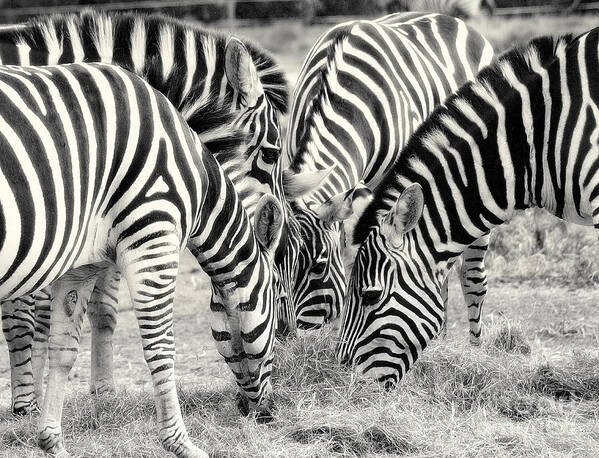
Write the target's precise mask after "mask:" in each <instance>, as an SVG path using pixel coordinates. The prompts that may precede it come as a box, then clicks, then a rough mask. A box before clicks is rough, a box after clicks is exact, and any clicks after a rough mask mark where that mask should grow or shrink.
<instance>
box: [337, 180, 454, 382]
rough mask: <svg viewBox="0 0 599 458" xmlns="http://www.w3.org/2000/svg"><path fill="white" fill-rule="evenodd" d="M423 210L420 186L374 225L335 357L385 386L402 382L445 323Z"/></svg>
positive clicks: (352, 284)
mask: <svg viewBox="0 0 599 458" xmlns="http://www.w3.org/2000/svg"><path fill="white" fill-rule="evenodd" d="M422 208H423V202H422V191H421V189H420V187H419V186H417V185H416V186H415V187H411V188H408V189H406V190H405V191H404V193H402V195H401V196H400V197H399V199H398V200H397V202H396V203H395V205H394V207H393V208H392V209H391V210H387V211H385V212H384V214H381V215H380V217H379V218H377V221H375V222H373V223H374V225H373V226H372V227H371V229H370V231H369V232H368V234H367V235H366V238H365V239H364V240H363V241H362V243H361V245H360V248H359V250H358V253H357V255H356V260H355V262H354V266H353V269H352V274H351V277H350V281H349V285H348V291H347V295H346V302H345V307H344V311H343V317H342V322H341V330H340V341H339V344H338V346H337V357H338V359H339V360H340V361H341V362H342V363H346V364H350V365H352V366H353V367H354V368H355V369H356V370H357V371H359V372H361V373H363V374H367V375H369V376H372V377H373V378H375V379H377V380H378V381H380V382H381V383H384V384H385V385H386V386H394V385H395V384H397V383H398V382H399V381H400V380H401V379H402V377H403V376H404V374H405V373H406V372H407V371H408V370H409V369H410V367H411V366H412V365H413V363H414V362H415V361H416V360H417V359H418V357H419V355H420V353H421V352H422V350H423V349H424V348H425V347H426V345H427V343H428V342H429V341H430V340H431V339H432V338H433V337H434V336H435V335H436V334H437V333H438V331H439V329H440V327H441V323H442V320H443V300H442V297H441V288H440V283H439V282H438V281H436V280H435V275H433V274H432V270H431V268H430V266H429V263H428V260H427V256H426V255H425V250H423V249H422V246H421V241H422V237H421V235H420V232H419V229H418V228H415V226H416V223H417V221H418V220H419V218H420V216H421V214H422ZM419 241H420V244H419Z"/></svg>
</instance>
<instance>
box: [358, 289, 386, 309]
mask: <svg viewBox="0 0 599 458" xmlns="http://www.w3.org/2000/svg"><path fill="white" fill-rule="evenodd" d="M382 295H383V290H382V289H380V288H373V287H369V288H364V289H363V290H362V304H364V305H366V306H368V305H375V304H378V303H379V302H380V300H381V297H382Z"/></svg>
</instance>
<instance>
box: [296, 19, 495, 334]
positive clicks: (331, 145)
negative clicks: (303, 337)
mask: <svg viewBox="0 0 599 458" xmlns="http://www.w3.org/2000/svg"><path fill="white" fill-rule="evenodd" d="M492 57H493V49H492V47H491V45H490V44H489V43H488V41H487V40H486V39H485V38H483V37H482V36H481V35H480V34H478V33H477V32H475V31H474V30H471V29H469V28H468V27H467V26H466V25H465V24H464V22H463V21H461V20H459V19H455V18H451V17H448V16H444V15H439V14H431V13H404V14H393V15H389V16H386V17H383V18H380V19H378V20H375V21H352V22H348V23H344V24H340V25H338V26H336V27H334V28H333V29H331V30H330V31H328V32H327V33H325V34H324V35H323V36H322V37H321V38H320V39H319V41H318V42H317V43H316V44H315V45H314V46H313V47H312V49H311V51H310V53H309V54H308V57H307V58H306V60H305V62H304V64H303V67H302V69H301V72H300V76H299V78H298V84H297V86H296V89H295V92H294V94H293V103H292V108H291V116H290V120H289V128H288V133H289V135H288V138H287V143H286V153H287V155H288V156H289V161H290V167H289V169H288V170H287V173H286V183H285V184H286V197H287V198H288V199H292V198H293V196H294V194H295V191H296V190H295V189H294V188H295V187H296V184H297V183H296V181H297V180H298V179H299V180H306V179H307V178H311V179H315V176H316V175H321V176H322V175H326V178H325V179H324V181H323V183H322V185H321V186H320V187H319V188H318V189H317V190H316V191H314V192H312V193H310V194H308V195H307V196H304V197H303V198H301V199H297V201H296V202H294V204H293V205H292V211H293V212H294V215H295V217H296V220H297V222H298V224H299V225H300V229H301V234H302V239H303V240H304V245H303V246H301V247H300V250H301V251H300V253H299V255H295V256H289V258H298V259H299V260H300V267H299V272H298V273H296V275H297V278H298V282H297V284H296V286H295V288H293V289H292V290H293V291H294V293H295V294H296V295H297V298H296V300H295V302H296V307H297V312H296V313H297V316H298V324H299V325H300V326H301V327H304V328H310V327H319V326H321V325H322V324H323V322H325V321H328V320H331V319H334V318H335V317H337V316H338V315H339V310H340V306H341V304H342V303H343V297H344V294H345V288H346V285H345V272H344V266H343V262H342V255H341V247H340V224H339V222H341V221H343V220H344V219H345V218H348V217H349V216H350V215H351V214H352V212H353V210H352V208H353V207H354V206H355V205H356V204H357V203H358V201H359V200H360V199H359V197H365V196H367V195H368V194H369V192H368V191H367V190H365V189H364V186H363V185H362V184H361V183H360V182H361V181H362V182H365V184H366V185H368V186H370V187H374V186H375V185H376V184H377V183H378V182H380V180H381V178H382V177H383V176H384V173H385V172H386V171H387V170H388V169H389V168H390V167H391V166H392V164H393V163H394V162H395V161H396V160H397V157H398V154H399V152H400V151H401V148H402V147H403V145H404V144H405V143H406V142H407V140H408V138H409V136H410V134H411V133H412V132H413V131H414V130H415V129H416V128H417V126H418V125H419V124H420V123H421V122H422V121H423V120H424V119H426V117H427V115H428V114H429V113H430V112H432V110H433V109H434V108H435V106H436V105H437V104H438V103H440V102H441V101H442V100H443V99H444V98H445V97H446V96H447V95H448V94H450V93H451V92H453V91H454V90H456V89H457V88H459V87H460V86H461V85H462V84H463V83H465V82H466V81H468V80H469V79H471V78H473V77H474V75H476V73H477V72H478V70H479V69H480V68H481V67H483V66H484V65H487V64H488V63H490V61H491V59H492ZM318 169H321V171H320V172H319V171H316V172H314V170H318ZM348 190H349V191H348ZM486 247H487V240H486V238H483V239H482V240H481V241H480V242H478V243H477V244H475V245H474V246H473V247H472V249H471V250H469V252H468V253H467V254H466V256H465V263H464V265H463V270H462V272H463V275H462V279H463V288H464V294H465V297H466V302H467V304H468V306H469V316H470V323H471V328H470V332H471V338H472V340H473V341H474V342H477V341H478V338H479V335H480V309H481V306H482V303H483V300H484V294H485V292H486V280H485V270H484V264H483V257H484V253H485V250H486ZM288 249H289V250H292V249H296V247H295V246H294V245H289V246H288ZM289 271H292V270H291V269H289Z"/></svg>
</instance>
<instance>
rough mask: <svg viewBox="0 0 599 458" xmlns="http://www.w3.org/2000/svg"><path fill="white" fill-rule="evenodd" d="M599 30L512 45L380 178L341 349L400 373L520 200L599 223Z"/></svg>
mask: <svg viewBox="0 0 599 458" xmlns="http://www.w3.org/2000/svg"><path fill="white" fill-rule="evenodd" d="M598 55H599V29H594V30H592V31H590V32H588V33H586V34H583V35H581V36H580V37H578V38H576V39H573V38H572V37H571V36H565V37H561V38H539V39H536V40H533V41H532V42H531V43H530V44H529V45H528V46H527V47H525V48H523V49H520V50H518V49H516V50H512V51H509V52H508V53H506V54H505V55H504V56H502V57H501V58H500V59H499V61H498V62H497V63H496V64H494V65H492V66H490V67H488V68H487V69H485V70H483V71H482V72H481V73H480V74H479V75H478V76H477V78H476V81H475V82H474V83H468V84H466V85H465V86H464V87H462V88H461V89H460V90H459V91H458V92H457V93H456V94H455V95H453V96H451V97H449V98H448V99H447V100H446V101H445V103H444V104H443V105H442V106H440V107H439V108H438V109H437V110H436V111H435V112H434V113H433V114H432V115H431V116H430V118H429V119H428V120H427V121H426V122H425V123H424V124H423V125H422V126H421V127H420V128H419V130H418V131H417V132H416V133H415V134H414V136H413V137H412V138H411V140H410V142H409V143H408V145H407V147H406V149H405V150H404V152H403V153H402V155H401V156H400V158H399V160H398V162H397V163H396V164H395V166H394V167H393V169H392V170H391V171H390V172H389V174H388V175H387V176H386V177H385V179H384V180H383V182H382V183H381V184H380V185H379V186H378V187H377V189H376V191H375V197H374V199H373V201H372V203H371V204H370V205H369V207H368V208H367V209H366V211H365V213H364V214H363V215H362V218H361V220H360V221H359V223H358V226H357V228H356V232H355V234H354V236H355V238H356V242H357V243H361V246H360V249H359V252H358V255H357V258H356V262H355V265H354V270H353V272H352V277H351V281H350V285H349V291H348V296H347V307H346V310H345V313H344V316H343V324H342V334H341V343H340V345H339V347H338V356H339V358H340V359H342V360H343V361H347V362H350V363H352V364H354V365H355V366H356V367H357V368H358V369H359V370H360V371H361V372H365V373H368V374H371V375H373V376H374V377H376V378H378V379H379V380H381V381H384V382H388V383H391V384H393V383H396V382H398V381H399V380H400V379H401V378H402V377H403V375H404V374H405V373H406V372H407V371H408V370H409V369H410V367H411V366H412V364H413V363H414V361H415V360H416V359H417V358H418V356H419V355H420V353H421V352H422V351H423V350H424V348H425V347H426V346H427V344H428V342H429V341H430V339H431V338H432V337H433V336H434V335H435V334H436V333H437V332H438V330H439V328H440V326H441V322H442V319H443V316H442V315H443V313H442V310H443V301H442V297H441V296H442V290H441V289H442V284H443V282H444V280H445V279H446V278H447V274H448V268H449V265H450V264H451V263H452V262H453V260H454V259H455V258H456V257H457V256H459V255H460V254H461V253H463V252H464V250H465V249H466V248H467V247H468V246H469V245H470V244H471V243H472V242H473V241H475V240H476V239H478V238H479V237H481V236H482V235H483V234H486V233H488V232H489V230H491V229H492V228H493V227H495V226H497V225H499V224H502V223H503V222H505V221H508V220H509V219H510V218H511V217H512V216H513V214H514V213H515V212H516V211H517V210H522V209H525V208H528V207H534V206H537V207H541V208H544V209H546V210H547V211H549V212H551V213H553V214H554V215H556V216H558V217H560V218H563V219H565V220H567V221H571V222H575V223H578V224H586V225H594V226H595V227H596V228H598V229H599V173H597V171H598V170H599V151H598V150H597V136H598V135H599V103H598V102H599V85H598V84H597V78H596V77H595V75H596V74H597V71H598V70H599V58H598Z"/></svg>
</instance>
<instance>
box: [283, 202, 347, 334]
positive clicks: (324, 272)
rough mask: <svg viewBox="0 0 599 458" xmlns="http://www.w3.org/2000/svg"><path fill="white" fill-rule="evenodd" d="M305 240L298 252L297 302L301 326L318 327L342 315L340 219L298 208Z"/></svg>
mask: <svg viewBox="0 0 599 458" xmlns="http://www.w3.org/2000/svg"><path fill="white" fill-rule="evenodd" d="M295 216H296V218H297V221H298V222H299V225H300V230H301V236H302V239H303V242H304V243H303V244H302V245H301V248H300V252H299V260H298V263H299V266H298V273H297V285H296V288H294V291H295V295H294V302H295V304H296V316H297V322H298V326H299V327H301V328H304V329H309V328H319V327H321V326H322V325H323V323H326V322H328V321H331V320H334V319H336V318H337V317H338V316H339V312H340V308H341V304H342V303H343V295H344V292H345V270H344V267H343V260H342V256H341V244H340V231H339V224H338V223H327V222H324V221H322V220H321V219H320V218H319V217H318V216H317V215H316V213H315V212H313V211H311V210H309V209H307V208H304V209H296V212H295Z"/></svg>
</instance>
